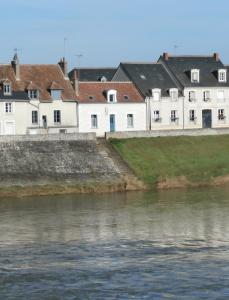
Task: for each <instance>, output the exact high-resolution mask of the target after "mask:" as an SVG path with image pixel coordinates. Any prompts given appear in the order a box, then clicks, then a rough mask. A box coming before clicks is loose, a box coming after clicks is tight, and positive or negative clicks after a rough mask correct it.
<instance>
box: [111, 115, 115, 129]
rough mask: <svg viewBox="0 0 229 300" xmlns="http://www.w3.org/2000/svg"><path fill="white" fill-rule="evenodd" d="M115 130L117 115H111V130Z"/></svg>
mask: <svg viewBox="0 0 229 300" xmlns="http://www.w3.org/2000/svg"><path fill="white" fill-rule="evenodd" d="M114 131H115V115H110V132H114Z"/></svg>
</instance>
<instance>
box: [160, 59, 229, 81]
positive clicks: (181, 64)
mask: <svg viewBox="0 0 229 300" xmlns="http://www.w3.org/2000/svg"><path fill="white" fill-rule="evenodd" d="M159 62H162V63H163V64H164V65H165V67H166V68H167V69H168V70H169V71H170V72H171V73H172V74H173V75H174V76H175V77H176V79H177V80H178V81H179V82H180V84H181V85H182V86H183V87H198V86H199V87H229V78H228V81H227V82H226V83H224V82H218V77H217V72H218V70H219V69H226V67H225V66H224V64H223V63H222V62H221V60H216V59H215V57H214V56H170V55H169V56H168V60H166V59H165V58H164V57H163V56H160V58H159ZM192 69H199V70H200V81H199V83H192V82H191V78H190V71H191V70H192Z"/></svg>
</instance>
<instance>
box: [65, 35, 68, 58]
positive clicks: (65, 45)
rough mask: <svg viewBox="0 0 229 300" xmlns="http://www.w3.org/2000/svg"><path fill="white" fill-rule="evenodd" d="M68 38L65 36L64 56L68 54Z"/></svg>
mask: <svg viewBox="0 0 229 300" xmlns="http://www.w3.org/2000/svg"><path fill="white" fill-rule="evenodd" d="M67 40H68V39H67V38H66V37H65V38H64V57H65V56H66V48H67Z"/></svg>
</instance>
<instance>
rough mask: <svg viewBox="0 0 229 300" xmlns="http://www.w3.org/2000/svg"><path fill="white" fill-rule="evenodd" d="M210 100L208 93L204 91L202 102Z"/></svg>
mask: <svg viewBox="0 0 229 300" xmlns="http://www.w3.org/2000/svg"><path fill="white" fill-rule="evenodd" d="M209 100H210V91H204V101H209Z"/></svg>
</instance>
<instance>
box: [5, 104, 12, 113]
mask: <svg viewBox="0 0 229 300" xmlns="http://www.w3.org/2000/svg"><path fill="white" fill-rule="evenodd" d="M4 109H5V113H6V114H12V113H13V111H14V108H13V102H5V108H4Z"/></svg>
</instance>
